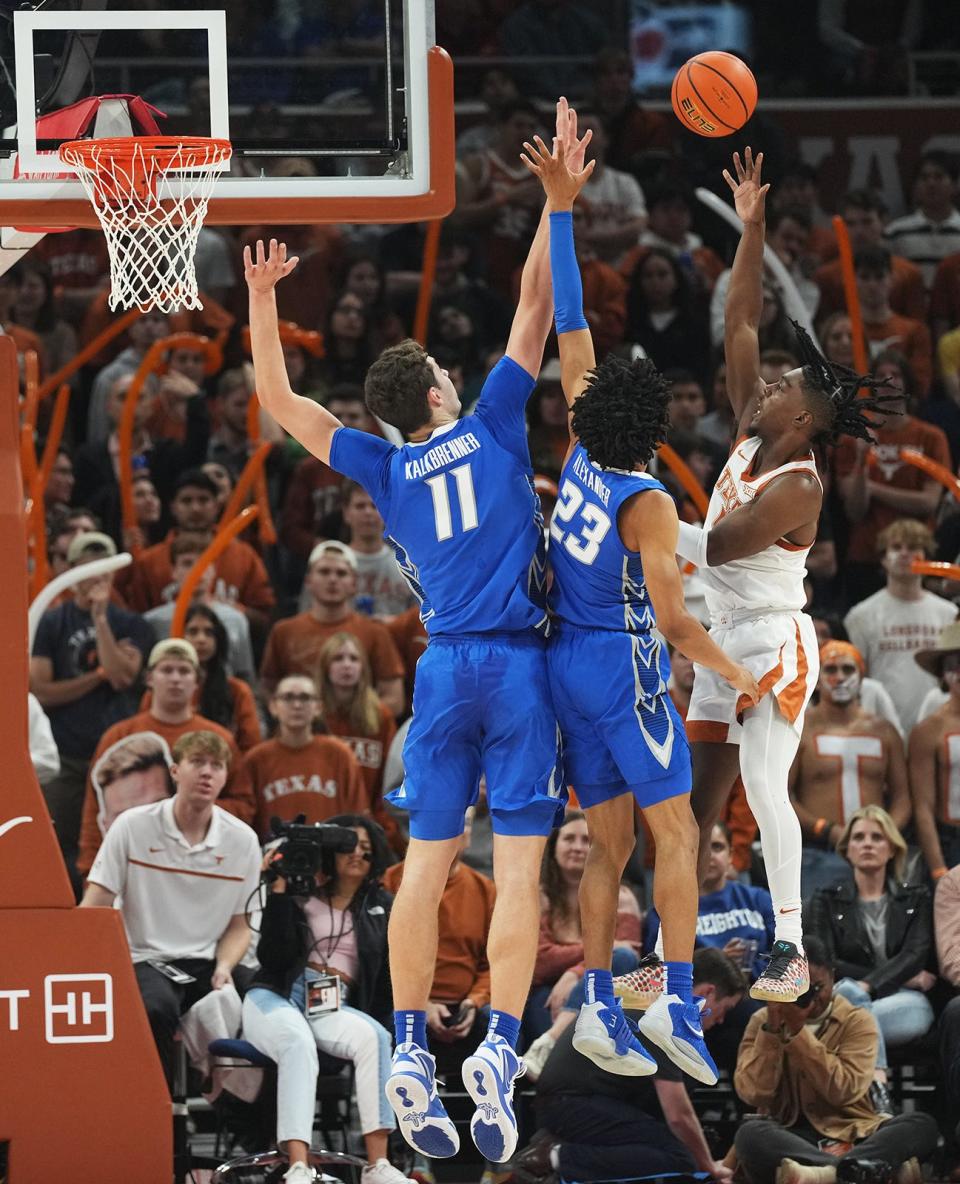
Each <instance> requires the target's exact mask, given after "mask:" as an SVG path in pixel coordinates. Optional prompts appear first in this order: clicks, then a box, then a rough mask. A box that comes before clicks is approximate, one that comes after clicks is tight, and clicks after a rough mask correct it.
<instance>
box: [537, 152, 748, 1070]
mask: <svg viewBox="0 0 960 1184" xmlns="http://www.w3.org/2000/svg"><path fill="white" fill-rule="evenodd" d="M526 147H527V151H528V153H529V156H528V157H527V158H526V160H527V165H528V167H529V168H530V169H531V171H532V172H534V173H535V174H536V175H538V176H539V177H540V179H541V181H542V182H543V187H544V189H545V191H546V194H547V209H548V210H549V212H550V213H549V218H550V259H551V266H552V273H553V290H554V304H555V310H556V311H555V316H556V327H557V337H558V340H559V344H560V365H561V380H562V383H563V389H564V392H565V394H566V396H567V402H568V406H569V407H570V412H571V420H570V428H571V444H570V449H569V451H568V453H567V457H566V461H565V463H564V468H563V472H562V475H561V479H560V491H559V497H558V500H557V504H556V507H555V509H554V512H553V520H552V522H551V525H550V561H551V567H552V569H553V586H552V588H551V592H550V608H551V612H552V615H553V618H554V621H555V625H556V629H555V632H554V635H553V637H552V639H551V644H550V650H549V668H550V683H551V689H552V692H553V697H554V705H555V707H556V711H557V717H558V720H559V722H560V728H561V732H562V734H563V743H564V760H565V765H566V769H567V772H568V774H569V779H570V782H571V783H572V784H573V785H574V786H575V787H576V791H577V796H578V798H579V799H580V803H581V805H582V806H583V807H584V809H585V810H586V815H587V823H588V826H589V829H590V852H589V854H588V856H587V864H586V868H585V869H584V874H583V879H582V881H581V887H580V914H581V923H582V929H583V945H584V961H585V964H586V966H587V968H588V969H587V970H586V975H585V989H586V1002H585V1003H584V1006H583V1007H582V1008H581V1011H580V1014H579V1016H578V1018H577V1026H576V1032H575V1034H574V1039H573V1043H574V1047H575V1048H576V1049H577V1050H578V1051H579V1052H581V1053H583V1054H584V1055H585V1056H587V1057H589V1058H590V1059H591V1060H593V1061H594V1062H596V1064H598V1065H600V1066H601V1067H602V1068H604V1069H607V1070H608V1071H610V1072H613V1073H620V1074H624V1075H635V1076H643V1075H646V1074H648V1073H655V1072H656V1068H657V1066H656V1062H655V1061H654V1060H653V1058H652V1057H650V1056H649V1054H648V1053H647V1052H646V1050H645V1049H644V1048H643V1046H642V1045H641V1044H640V1043H639V1042H638V1041H637V1040H636V1039H635V1038H634V1036H633V1035H632V1033H631V1031H630V1029H629V1027H628V1026H627V1022H626V1020H625V1019H624V1016H623V1013H622V1011H621V1009H620V1004H619V1002H617V1000H616V999H615V998H614V989H613V981H612V978H611V971H610V965H611V957H612V951H613V938H614V925H615V918H616V911H617V896H618V890H619V886H620V877H621V876H622V874H623V869H624V867H625V866H626V862H627V859H628V858H629V856H630V853H631V851H632V849H633V841H634V838H633V800H634V798H636V800H637V801H638V802H639V804H640V806H641V808H642V809H643V811H644V815H645V817H646V819H647V821H648V822H649V824H650V829H651V831H652V832H653V836H654V838H655V840H656V844H657V860H656V874H655V880H654V901H655V903H656V906H657V910H658V911H659V910H660V909H661V907H662V908H663V909H665V910H666V916H665V917H664V922H663V934H664V949H665V958H666V965H667V978H668V981H667V989H666V993H664V994H663V995H661V996H660V998H659V999H657V1000H656V1002H655V1003H654V1004H653V1005H652V1006H651V1007H650V1008H649V1010H648V1011H647V1012H646V1014H645V1016H644V1017H643V1019H642V1020H641V1021H640V1024H639V1028H640V1032H641V1033H642V1034H643V1035H644V1036H645V1037H646V1038H647V1039H649V1040H652V1041H653V1042H654V1043H655V1044H657V1045H658V1046H659V1047H661V1048H662V1049H663V1051H664V1052H665V1053H666V1054H667V1055H668V1056H669V1057H670V1058H671V1060H673V1061H674V1062H675V1063H676V1064H677V1065H678V1066H680V1067H681V1068H682V1069H683V1070H685V1071H686V1072H687V1073H689V1074H690V1075H691V1076H693V1077H695V1078H697V1080H699V1081H703V1082H705V1083H707V1084H709V1085H712V1084H714V1083H715V1082H716V1080H717V1070H716V1066H715V1065H714V1063H713V1061H712V1060H711V1058H710V1054H709V1053H708V1052H707V1049H706V1045H705V1044H704V1041H703V1032H702V1029H701V1024H700V1011H699V1008H698V1006H697V1005H696V1004H695V1003H694V1001H693V997H692V987H693V967H692V959H693V947H694V939H695V931H696V920H697V902H698V887H697V874H696V857H697V834H698V832H697V825H696V821H695V819H694V816H693V811H692V809H691V807H690V790H691V776H690V752H689V748H688V746H687V741H686V737H685V735H684V730H683V724H682V722H681V719H680V716H679V714H678V713H677V710H676V708H675V707H674V705H673V703H672V702H671V700H670V697H669V695H668V694H667V680H668V678H669V674H670V667H669V658H668V656H667V653H666V648H665V647H664V646H663V644H662V642H661V641H660V639H659V638H658V637H657V636H655V635H654V633H653V628H654V625H656V627H657V628H658V629H659V630H660V632H661V633H662V634H663V636H664V637H666V638H667V639H668V640H669V641H670V642H672V643H673V645H675V646H677V648H679V649H680V650H681V651H682V652H683V653H684V654H686V655H687V656H688V657H690V658H693V659H694V660H695V661H697V662H700V663H702V664H704V665H706V666H709V667H711V668H713V669H714V670H716V671H717V672H718V673H719V674H720V675H721V676H722V677H723V678H725V679H727V680H728V681H729V682H730V684H731V685H732V686H733V687H735V688H736V689H737V690H738V691H739V692H740V693H742V694H745V695H747V696H748V697H749V698H750V700H751V701H753V702H756V700H757V698H758V696H759V689H758V687H757V683H756V681H755V679H754V678H753V676H752V675H751V674H750V673H749V671H747V670H746V669H745V668H744V667H742V666H740V665H738V664H737V663H735V662H733V661H732V660H731V659H730V658H728V657H727V656H726V655H725V654H724V653H723V651H722V650H721V649H720V648H719V646H717V645H716V644H715V643H714V642H713V641H711V639H710V637H709V636H708V634H707V632H706V630H705V629H704V628H703V627H702V626H701V625H700V623H699V622H698V621H697V620H696V619H695V618H694V617H692V616H691V615H690V613H688V612H687V610H686V608H685V607H684V600H683V584H682V580H681V576H680V572H679V569H678V567H677V562H676V558H675V554H674V552H675V549H676V543H677V531H678V519H677V511H676V507H675V505H674V502H673V499H672V498H671V497H670V495H669V494H668V493H667V492H666V490H665V489H664V487H663V485H662V484H661V483H660V482H659V481H657V480H655V479H654V478H653V477H651V476H650V475H649V474H648V473H647V472H646V466H647V464H648V462H649V461H650V460H651V458H652V457H653V454H654V451H655V450H656V448H657V446H658V444H659V443H660V442H661V441H662V440H663V439H664V436H665V433H666V428H667V422H668V417H667V407H668V404H669V402H670V390H669V387H668V385H667V384H666V383H665V382H664V380H663V378H662V377H661V375H660V374H659V373H658V372H657V370H656V368H655V367H654V366H653V365H652V363H650V362H649V361H647V360H646V359H644V360H641V361H638V362H634V363H631V364H628V363H626V362H623V361H621V360H620V359H619V358H611V359H609V360H608V361H606V362H604V363H603V364H602V365H600V366H597V365H596V362H595V358H594V351H593V340H592V338H591V335H590V330H589V328H588V327H587V322H586V319H585V318H584V315H583V293H582V287H581V280H580V273H579V269H578V267H577V262H576V257H575V255H574V244H573V222H572V215H571V207H572V203H573V200H574V198H575V197H576V196H577V193H578V192H579V190H580V187H581V185H582V184H583V183H584V181H585V179H586V177H585V174H584V173H579V174H577V173H575V172H574V171H572V170H571V169H570V168H569V167H568V165H567V163H566V162H565V159H564V157H565V153H564V148H563V145H562V144H556V145H555V146H554V150H553V152H552V153H549V152H547V150H546V148H545V146H544V144H543V142H542V141H540V140H538V141H537V147H536V148H532V147H531V146H529V145H526Z"/></svg>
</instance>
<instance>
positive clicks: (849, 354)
mask: <svg viewBox="0 0 960 1184" xmlns="http://www.w3.org/2000/svg"><path fill="white" fill-rule="evenodd" d="M820 344H821V345H822V346H823V353H824V356H825V357H826V359H827V361H829V362H836V363H838V364H839V365H840V366H848V367H849V368H850V369H851V370H852V369H853V368H854V358H853V323H852V321H851V320H850V317H849V316H848V315H847V314H846V313H845V312H834V313H831V314H830V316H828V317H826V318H825V319H824V320H823V321H822V322H821V325H820Z"/></svg>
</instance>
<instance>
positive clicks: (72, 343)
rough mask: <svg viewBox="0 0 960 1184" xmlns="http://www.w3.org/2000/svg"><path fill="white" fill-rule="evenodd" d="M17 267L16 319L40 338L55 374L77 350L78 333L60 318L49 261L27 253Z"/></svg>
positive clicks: (14, 317)
mask: <svg viewBox="0 0 960 1184" xmlns="http://www.w3.org/2000/svg"><path fill="white" fill-rule="evenodd" d="M17 270H18V271H19V272H20V274H21V276H22V278H23V282H22V283H21V285H20V290H19V292H18V293H17V298H16V300H15V301H14V305H13V320H14V322H15V323H16V324H18V325H20V326H22V327H23V328H24V329H30V330H31V331H32V332H33V333H36V335H37V336H38V337H39V338H40V340H41V342H43V355H44V361H45V363H46V368H47V373H48V374H55V373H56V372H57V371H58V370H59V369H60V368H61V367H62V366H65V365H66V364H67V362H69V361H70V360H71V359H72V358H73V356H74V355H75V354H76V352H77V335H76V333H75V332H74V329H73V326H72V325H68V324H67V322H66V321H64V320H61V319H60V316H59V313H58V311H57V301H56V297H55V295H54V291H53V276H52V274H51V272H50V268H49V267H48V266H47V264H46V263H44V262H43V261H42V260H41V259H31V258H30V257H29V256H28V257H27V258H26V259H24V260H23V261H22V262H21V263H19V264H17Z"/></svg>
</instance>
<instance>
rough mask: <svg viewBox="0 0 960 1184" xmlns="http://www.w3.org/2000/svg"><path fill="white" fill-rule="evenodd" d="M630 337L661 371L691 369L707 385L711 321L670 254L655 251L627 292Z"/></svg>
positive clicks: (652, 251) (641, 265) (658, 249)
mask: <svg viewBox="0 0 960 1184" xmlns="http://www.w3.org/2000/svg"><path fill="white" fill-rule="evenodd" d="M627 326H628V328H627V337H628V338H629V339H630V340H632V341H634V342H636V344H637V345H641V346H643V348H644V350H645V351H646V354H647V356H648V357H649V358H650V359H651V360H652V361H653V362H654V363H655V364H656V366H657V368H658V369H660V370H690V371H692V372H693V374H695V375H696V378H697V381H698V382H700V383H706V381H707V376H708V374H709V370H710V364H709V357H710V339H709V332H708V327H707V317H706V313H705V311H703V310H698V309H697V307H696V304H695V301H694V297H693V292H692V290H691V287H690V281H689V279H688V278H687V276H686V274H685V273H684V271H683V269H682V268H681V266H680V264H679V263H678V262H677V261H676V259H674V257H673V256H672V255H671V254H670V252H669V251H665V250H663V249H662V248H660V247H651V248H650V250H649V251H648V252H647V253H646V255H644V257H643V258H642V259H641V260H640V263H639V264H638V266H637V269H636V271H634V273H633V277H632V278H631V281H630V289H629V291H628V292H627Z"/></svg>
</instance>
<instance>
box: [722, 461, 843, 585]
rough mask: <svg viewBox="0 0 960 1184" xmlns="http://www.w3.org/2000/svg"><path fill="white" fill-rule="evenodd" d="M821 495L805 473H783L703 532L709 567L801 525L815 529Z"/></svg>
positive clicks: (743, 555) (755, 549) (763, 545)
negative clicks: (755, 495) (758, 494)
mask: <svg viewBox="0 0 960 1184" xmlns="http://www.w3.org/2000/svg"><path fill="white" fill-rule="evenodd" d="M822 500H823V494H822V491H821V489H820V484H819V482H817V481H816V480H814V478H813V477H811V476H809V475H808V474H806V473H785V474H784V475H783V476H782V477H778V478H777V479H776V480H774V481H771V482H770V484H769V485H767V486H766V488H765V489H764V490H763V492H762V494H761V495H760V496H759V497H756V498H754V499H753V501H751V502H747V503H746V505H743V506H738V507H737V509H735V510H731V511H730V513H729V514H726V515H724V517H723V518H721V519H720V521H719V522H718V523H716V525H715V526H713V527H712V528H711V529H710V530H709V531H706V532H705V537H706V559H707V565H708V566H709V567H719V566H720V564H722V563H730V562H732V561H733V560H734V559H745V558H746V557H747V556H748V555H756V554H757V553H758V552H759V551H763V550H765V549H766V548H767V547H772V546H773V544H774V543H776V542H778V541H779V540H780V539H782V538H788V539H789V537H790V536H791V535H793V534H796V533H798V532H801V531H805V528H806V529H808V530H810V529H815V528H816V524H817V519H818V518H819V517H820V504H821V502H822Z"/></svg>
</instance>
